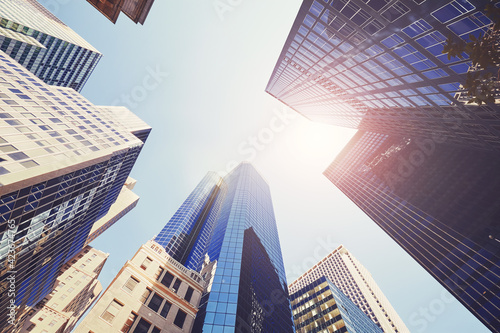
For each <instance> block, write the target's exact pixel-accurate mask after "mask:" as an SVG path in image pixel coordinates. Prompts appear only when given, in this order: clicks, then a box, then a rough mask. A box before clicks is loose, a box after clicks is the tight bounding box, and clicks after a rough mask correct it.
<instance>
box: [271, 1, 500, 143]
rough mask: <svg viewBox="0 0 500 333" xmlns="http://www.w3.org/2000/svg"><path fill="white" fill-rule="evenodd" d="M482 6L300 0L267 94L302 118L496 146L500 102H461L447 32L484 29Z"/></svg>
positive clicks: (458, 69)
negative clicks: (448, 52) (447, 51)
mask: <svg viewBox="0 0 500 333" xmlns="http://www.w3.org/2000/svg"><path fill="white" fill-rule="evenodd" d="M488 3H493V4H497V5H498V4H499V2H498V1H493V2H490V1H488V0H477V1H468V0H454V1H425V0H414V1H390V0H338V1H337V0H336V1H332V0H323V1H321V0H305V1H304V2H303V4H302V6H301V7H300V10H299V13H298V16H297V18H296V20H295V22H294V24H293V26H292V29H291V32H290V34H289V36H288V39H287V40H286V43H285V45H284V48H283V50H282V52H281V54H280V56H279V59H278V62H277V64H276V67H275V68H274V71H273V73H272V76H271V78H270V81H269V83H268V85H267V88H266V91H267V92H268V93H269V94H271V95H272V96H274V97H276V98H277V99H279V100H280V101H282V102H284V103H285V104H287V105H288V106H290V107H291V108H293V109H294V110H295V111H297V112H299V113H301V114H302V115H303V116H305V117H306V118H309V119H311V120H314V121H319V122H324V123H328V124H332V125H338V126H344V127H351V128H358V129H361V130H366V131H371V132H376V133H385V134H394V135H407V134H412V135H413V136H425V137H430V136H436V137H446V138H447V140H448V142H450V143H452V142H453V143H456V144H459V145H468V146H471V147H476V148H481V149H496V150H499V149H500V114H499V112H498V106H492V105H484V104H483V105H482V106H478V105H473V104H467V105H466V104H465V102H466V101H467V100H468V98H467V97H466V96H464V95H466V94H464V91H463V88H462V85H461V84H462V83H464V82H465V81H466V73H467V71H468V70H469V68H470V65H471V63H470V60H469V59H468V57H467V55H466V54H464V59H460V58H457V57H452V58H451V59H448V57H447V55H446V54H443V53H441V52H442V50H443V45H444V44H445V40H446V39H447V37H448V36H450V35H452V36H454V38H456V39H458V38H462V39H468V38H469V37H468V36H469V35H474V36H476V37H478V36H479V35H480V34H483V35H484V33H485V32H486V31H488V29H490V27H491V25H492V21H491V20H490V19H489V18H488V17H487V16H486V15H485V13H484V8H485V5H486V4H488Z"/></svg>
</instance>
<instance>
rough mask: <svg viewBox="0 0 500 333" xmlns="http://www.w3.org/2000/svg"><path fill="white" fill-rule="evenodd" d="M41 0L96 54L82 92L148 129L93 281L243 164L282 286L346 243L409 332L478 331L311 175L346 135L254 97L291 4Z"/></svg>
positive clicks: (281, 0) (318, 175) (101, 243)
mask: <svg viewBox="0 0 500 333" xmlns="http://www.w3.org/2000/svg"><path fill="white" fill-rule="evenodd" d="M40 2H41V3H42V4H44V5H45V6H47V8H49V9H50V10H51V11H53V13H54V14H55V15H56V16H58V17H59V18H60V19H61V20H62V21H63V22H65V23H66V24H67V25H69V26H70V27H71V28H72V29H73V30H75V31H76V32H77V33H79V34H80V35H81V36H83V37H84V38H85V39H86V40H87V41H89V42H90V43H91V44H92V45H93V46H94V47H96V48H97V49H98V50H99V51H100V52H102V53H103V55H104V56H103V58H102V59H101V61H100V63H99V64H98V65H97V68H96V70H95V71H94V73H93V74H92V76H91V78H90V79H89V81H88V82H87V84H86V87H85V88H84V89H83V92H82V94H83V95H84V96H85V97H86V98H88V99H89V100H90V101H91V102H93V103H94V104H97V105H110V104H116V105H124V106H126V107H128V108H129V109H130V110H132V111H133V112H134V113H136V114H137V115H138V116H140V117H141V118H142V119H144V120H145V121H146V122H148V123H149V124H150V125H151V126H152V127H153V131H152V134H151V135H150V137H149V139H148V141H147V143H146V145H145V148H144V149H143V151H142V153H141V156H140V157H139V160H138V162H137V164H136V165H135V167H134V169H133V171H132V176H133V177H134V178H136V179H137V180H138V183H137V185H136V188H135V192H136V193H138V194H139V195H140V197H141V199H140V201H139V204H138V206H137V207H136V208H135V209H134V210H133V211H132V212H130V213H129V214H128V215H127V216H125V217H124V218H123V219H122V220H120V221H119V222H118V223H117V224H116V225H114V226H113V227H112V228H110V229H109V230H108V231H107V232H106V233H104V234H103V235H102V236H100V238H99V239H97V240H96V241H95V242H93V243H92V246H94V247H95V248H97V249H100V250H102V251H105V252H108V253H110V257H109V259H108V262H107V264H106V265H105V267H104V270H103V272H102V273H101V277H100V280H101V282H102V283H103V286H104V288H106V286H107V285H108V284H109V283H110V282H111V281H112V279H113V278H114V276H115V274H116V273H117V272H118V271H119V269H120V268H121V267H122V265H123V264H124V263H125V262H126V261H127V260H128V259H130V258H131V257H132V256H133V254H134V253H135V252H136V251H137V249H138V248H139V246H140V245H141V244H143V243H144V242H146V241H147V240H148V239H150V238H152V237H153V236H154V235H155V234H156V233H158V232H159V231H160V230H161V228H162V227H163V226H164V225H165V223H166V222H167V221H168V220H169V218H170V217H171V216H172V215H173V214H174V212H175V211H176V209H177V208H178V207H179V206H180V205H181V203H182V202H183V200H184V199H185V198H186V197H187V196H188V194H189V193H190V192H191V190H193V189H194V187H195V186H196V184H197V183H198V182H199V181H200V180H201V178H202V177H203V176H204V175H205V173H206V172H207V171H210V170H213V171H221V172H224V171H225V170H227V168H228V167H230V166H231V165H232V164H233V163H236V162H239V161H242V160H249V161H251V162H252V163H253V164H254V165H255V166H256V168H257V169H258V170H259V171H260V172H261V174H262V175H263V177H264V178H265V179H266V180H267V182H268V183H269V185H270V188H271V193H272V195H273V202H274V208H275V214H276V219H277V223H278V229H279V233H280V240H281V245H282V251H283V258H284V262H285V268H286V270H287V278H288V280H289V282H291V281H293V279H295V278H296V277H297V276H298V275H300V274H301V273H303V272H304V271H305V270H307V269H308V268H309V267H310V266H312V265H313V264H314V263H315V262H316V261H319V260H320V259H321V258H322V257H323V256H324V255H326V254H327V253H328V252H330V251H331V250H333V249H334V248H336V247H337V246H338V245H340V244H344V245H345V246H346V247H347V248H348V249H349V250H350V251H351V252H352V254H353V255H354V256H356V257H357V258H358V259H359V260H360V261H361V262H362V264H363V265H364V266H365V267H366V268H367V269H368V270H369V271H370V272H371V274H372V276H373V277H374V279H375V280H376V281H377V283H378V285H379V287H380V288H381V289H382V291H383V292H384V293H385V295H386V296H387V298H388V299H389V300H390V301H391V303H392V305H393V306H394V308H395V309H396V311H397V312H398V313H399V315H400V317H401V318H402V319H403V321H404V322H405V323H406V325H407V326H408V328H409V329H410V330H411V331H412V332H455V333H460V332H475V333H482V332H488V330H487V329H486V328H485V327H484V326H483V325H482V324H481V323H480V322H479V321H478V320H477V319H476V318H475V317H474V316H472V315H471V314H470V313H469V312H468V311H467V310H466V309H465V308H464V307H463V306H462V305H460V304H459V302H458V301H456V300H451V299H450V296H449V294H448V293H446V292H445V291H444V289H443V288H442V287H441V286H440V285H439V284H438V283H437V282H436V281H435V280H434V279H433V278H432V277H430V275H429V274H427V272H425V271H424V269H423V268H421V267H420V266H419V265H418V264H417V263H416V262H415V261H414V260H413V259H411V258H410V256H409V255H407V254H406V252H404V251H403V250H402V249H401V248H400V247H399V246H398V245H396V244H395V243H394V241H392V239H390V238H389V237H388V236H387V235H386V234H385V233H384V232H383V231H382V230H381V229H380V228H379V227H377V226H376V225H375V223H374V222H372V221H371V220H370V219H369V218H368V217H367V216H366V215H365V214H364V213H363V212H361V211H360V210H359V209H358V208H357V207H356V206H355V205H354V204H353V203H352V202H351V201H350V200H349V199H347V197H345V196H344V195H343V194H342V193H341V192H340V191H339V190H338V189H337V188H336V187H335V186H334V185H333V184H331V183H330V182H329V181H328V180H327V179H326V178H325V177H324V176H323V175H322V172H323V171H324V169H326V167H327V166H328V165H329V163H330V162H331V161H332V160H333V159H334V158H335V156H336V154H337V153H338V152H339V151H340V150H341V149H342V148H343V146H344V145H345V144H346V143H347V141H348V140H349V139H350V137H351V136H352V135H353V134H354V133H355V131H354V130H351V129H345V128H339V127H334V126H328V125H323V124H317V123H312V122H310V121H308V120H306V119H304V118H302V117H300V116H298V115H295V117H294V114H293V113H291V111H287V109H285V108H284V107H283V105H282V104H281V103H279V101H277V100H274V99H273V98H272V97H271V96H269V95H268V94H267V93H265V91H264V89H265V86H266V84H267V81H268V80H269V77H270V75H271V72H272V69H273V68H274V65H275V63H276V60H277V58H278V55H279V53H280V51H281V48H282V47H283V44H284V42H285V39H286V37H287V35H288V32H289V29H290V27H291V25H292V23H293V21H294V19H295V16H296V14H297V11H298V9H299V6H300V4H301V1H298V0H289V1H285V0H272V1H248V0H231V1H230V0H215V1H214V0H205V1H199V0H197V1H160V0H157V1H156V2H155V4H154V5H153V8H152V10H151V12H150V14H149V16H148V18H147V20H146V22H145V25H144V26H141V25H135V24H133V23H132V21H130V20H129V19H128V18H127V17H126V16H125V15H123V14H122V15H120V18H119V19H118V22H117V23H116V25H113V24H112V23H111V22H109V21H108V20H107V19H106V18H104V17H103V16H101V15H100V14H99V13H98V12H97V11H96V10H94V8H93V7H92V6H91V5H90V4H88V3H87V2H86V1H69V0H40ZM217 8H218V9H219V10H217Z"/></svg>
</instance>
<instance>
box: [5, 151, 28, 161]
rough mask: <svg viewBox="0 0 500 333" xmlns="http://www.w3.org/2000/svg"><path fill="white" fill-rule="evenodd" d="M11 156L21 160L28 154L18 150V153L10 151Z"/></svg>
mask: <svg viewBox="0 0 500 333" xmlns="http://www.w3.org/2000/svg"><path fill="white" fill-rule="evenodd" d="M8 155H9V157H10V158H12V159H13V160H15V161H19V160H22V159H25V158H28V155H26V154H25V153H22V152H17V153H10V154H8Z"/></svg>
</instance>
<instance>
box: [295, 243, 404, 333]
mask: <svg viewBox="0 0 500 333" xmlns="http://www.w3.org/2000/svg"><path fill="white" fill-rule="evenodd" d="M321 277H325V278H327V279H328V280H329V281H330V282H332V283H333V284H334V285H335V286H336V287H337V288H338V289H339V290H340V291H341V292H342V293H343V294H344V295H345V296H347V297H348V298H349V299H350V300H351V301H352V303H354V305H356V306H357V307H358V308H359V309H361V310H362V311H363V312H364V313H365V315H366V317H367V318H369V319H371V320H372V321H373V322H374V323H375V324H376V325H377V326H378V327H380V328H381V329H382V331H383V332H385V333H409V332H410V330H409V329H408V328H407V327H406V325H405V324H404V322H403V321H402V320H401V318H400V317H399V315H398V313H397V312H396V310H394V308H393V307H392V305H391V303H390V302H389V300H388V299H387V298H386V297H385V295H384V293H383V292H382V290H380V288H379V286H378V285H377V283H376V282H375V280H374V279H373V277H372V275H371V274H370V272H369V271H368V270H367V269H366V268H365V267H364V266H363V265H362V264H361V263H360V262H359V261H358V260H357V259H356V258H355V257H354V255H353V254H352V253H351V252H349V251H348V250H347V249H346V248H345V246H343V245H340V246H339V247H338V248H336V249H335V250H333V251H332V252H330V253H329V254H328V255H327V256H325V257H324V258H323V259H321V260H320V261H319V262H317V263H316V264H314V265H313V267H311V268H310V269H309V270H307V271H306V272H305V273H304V274H302V275H301V276H300V277H298V278H297V279H296V280H295V281H293V282H292V283H291V284H290V285H289V287H288V289H289V291H290V294H291V295H293V294H295V293H297V292H298V291H299V290H302V289H304V288H305V287H307V286H308V285H311V283H313V282H314V281H316V280H318V279H319V278H321Z"/></svg>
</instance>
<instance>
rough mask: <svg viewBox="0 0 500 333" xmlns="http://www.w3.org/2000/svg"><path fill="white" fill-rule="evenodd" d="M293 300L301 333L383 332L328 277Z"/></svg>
mask: <svg viewBox="0 0 500 333" xmlns="http://www.w3.org/2000/svg"><path fill="white" fill-rule="evenodd" d="M291 298H292V309H293V310H292V311H293V320H294V322H295V329H296V330H297V333H318V332H345V333H355V332H363V333H382V332H383V331H382V330H381V329H380V327H378V326H377V325H376V324H375V323H374V322H373V321H371V320H370V318H369V317H368V316H367V315H366V314H365V313H364V312H363V311H361V309H360V308H358V307H357V306H356V305H355V304H354V303H353V302H352V301H351V300H350V299H349V297H347V296H346V295H344V294H343V293H342V292H341V291H340V289H339V288H337V286H335V285H334V284H333V283H332V282H331V281H330V280H328V278H326V277H324V276H322V277H320V278H319V279H317V280H315V281H313V282H311V283H310V284H308V285H306V286H304V287H303V288H301V289H300V290H298V291H297V292H295V293H293V294H292V296H291Z"/></svg>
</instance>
